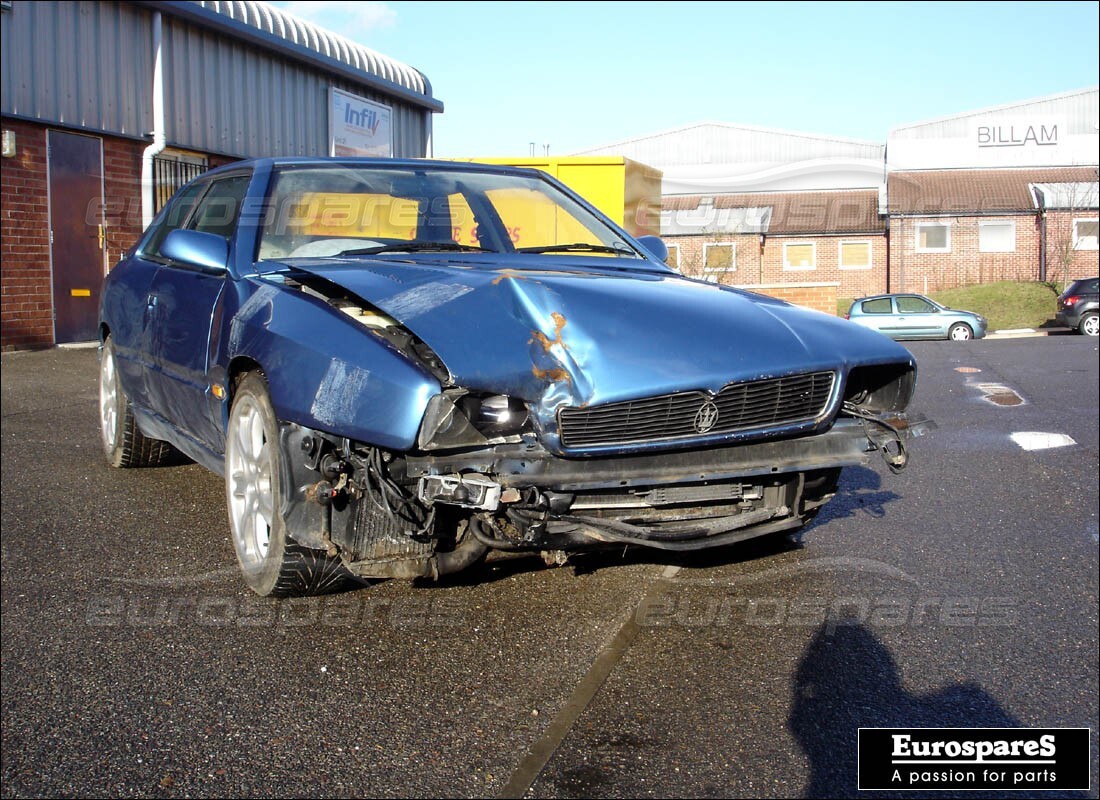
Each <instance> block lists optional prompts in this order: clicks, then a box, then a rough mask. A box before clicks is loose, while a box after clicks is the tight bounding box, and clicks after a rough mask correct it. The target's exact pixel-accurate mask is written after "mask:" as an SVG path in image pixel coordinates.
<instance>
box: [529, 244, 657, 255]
mask: <svg viewBox="0 0 1100 800" xmlns="http://www.w3.org/2000/svg"><path fill="white" fill-rule="evenodd" d="M516 252H517V253H618V254H619V255H621V256H635V255H637V254H636V253H635V252H634V251H633V250H632V249H630V248H628V247H627V246H626V245H625V244H618V245H615V246H613V247H610V246H608V245H606V244H588V243H587V242H573V243H572V244H548V245H542V246H541V247H517V248H516Z"/></svg>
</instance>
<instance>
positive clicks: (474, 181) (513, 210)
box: [259, 164, 644, 266]
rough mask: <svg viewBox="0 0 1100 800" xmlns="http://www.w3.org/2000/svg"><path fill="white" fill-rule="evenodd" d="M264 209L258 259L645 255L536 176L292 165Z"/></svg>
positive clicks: (278, 177) (638, 257)
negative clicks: (387, 255) (384, 255)
mask: <svg viewBox="0 0 1100 800" xmlns="http://www.w3.org/2000/svg"><path fill="white" fill-rule="evenodd" d="M267 209H268V211H267V213H266V215H265V220H264V225H263V228H262V231H261V234H260V243H259V258H260V260H265V259H282V258H323V257H331V256H345V257H355V256H367V255H376V254H380V253H394V254H407V253H424V252H446V253H463V252H475V253H476V252H490V253H545V254H556V255H558V256H569V255H573V256H577V255H583V256H586V257H597V258H609V259H623V258H627V259H631V260H634V261H638V260H641V259H642V258H643V256H642V254H641V253H639V252H638V251H637V250H636V249H635V248H634V247H633V246H631V245H630V244H628V243H627V241H626V239H625V238H624V236H623V234H622V232H621V231H619V230H617V229H615V228H613V227H611V226H609V225H607V224H606V223H604V222H603V221H602V220H600V219H599V218H598V217H596V216H594V215H593V214H592V213H591V212H590V211H588V210H587V209H585V208H584V207H583V206H581V205H580V204H579V203H577V202H576V201H574V200H573V199H572V198H571V197H569V196H568V195H566V194H565V193H563V192H561V191H560V190H559V189H557V188H556V187H555V186H554V185H553V184H551V183H549V182H548V181H543V180H541V179H539V178H537V177H527V176H519V175H506V174H500V173H495V172H481V173H479V172H472V171H469V170H462V169H455V170H448V169H446V168H439V167H425V168H423V169H420V168H415V167H404V168H397V167H392V166H386V165H381V166H358V165H346V164H337V165H331V166H330V165H322V166H294V167H286V168H283V169H280V170H278V171H277V172H276V173H275V175H274V177H273V179H272V185H271V189H270V191H269V194H268V202H267ZM643 263H644V262H643ZM632 266H643V264H635V265H632Z"/></svg>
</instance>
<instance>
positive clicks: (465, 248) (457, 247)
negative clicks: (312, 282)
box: [336, 242, 492, 257]
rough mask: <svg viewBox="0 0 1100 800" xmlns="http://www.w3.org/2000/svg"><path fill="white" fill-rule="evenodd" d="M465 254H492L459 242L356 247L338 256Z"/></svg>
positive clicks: (485, 249) (487, 250)
mask: <svg viewBox="0 0 1100 800" xmlns="http://www.w3.org/2000/svg"><path fill="white" fill-rule="evenodd" d="M449 251H458V252H463V253H490V252H492V251H491V250H489V249H488V248H486V247H478V246H477V245H474V244H459V243H458V242H395V243H393V244H383V245H378V246H377V247H355V248H352V249H351V250H341V251H340V252H339V253H337V254H336V256H337V257H340V256H373V255H375V254H377V253H426V252H437V253H439V252H449Z"/></svg>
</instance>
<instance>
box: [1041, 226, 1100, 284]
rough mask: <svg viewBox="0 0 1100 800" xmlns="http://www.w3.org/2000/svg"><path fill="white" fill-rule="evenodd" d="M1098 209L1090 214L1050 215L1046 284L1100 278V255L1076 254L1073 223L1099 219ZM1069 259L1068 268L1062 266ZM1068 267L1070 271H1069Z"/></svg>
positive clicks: (1094, 251) (1079, 252)
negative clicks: (1099, 276)
mask: <svg viewBox="0 0 1100 800" xmlns="http://www.w3.org/2000/svg"><path fill="white" fill-rule="evenodd" d="M1096 218H1097V212H1096V209H1095V208H1094V209H1092V210H1090V211H1051V212H1048V213H1047V280H1051V281H1063V280H1067V278H1066V274H1065V273H1066V272H1068V273H1069V276H1068V280H1071V281H1073V280H1077V279H1078V278H1093V277H1095V276H1096V275H1097V274H1100V260H1098V258H1097V256H1098V254H1100V251H1096V250H1076V249H1074V247H1073V220H1075V219H1096ZM1063 256H1068V264H1067V263H1063ZM1067 267H1068V269H1067Z"/></svg>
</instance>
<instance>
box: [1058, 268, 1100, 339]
mask: <svg viewBox="0 0 1100 800" xmlns="http://www.w3.org/2000/svg"><path fill="white" fill-rule="evenodd" d="M1097 283H1100V278H1084V279H1082V280H1079V281H1074V282H1073V283H1071V284H1070V285H1069V286H1067V287H1066V290H1065V291H1064V292H1062V295H1061V296H1060V297H1059V298H1058V314H1057V316H1056V319H1057V320H1058V324H1059V325H1065V326H1067V327H1070V328H1073V329H1074V330H1076V331H1077V332H1078V333H1083V334H1085V335H1086V336H1096V334H1097V333H1100V317H1098V316H1097V307H1098V306H1100V302H1098V298H1100V295H1098V293H1097Z"/></svg>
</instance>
